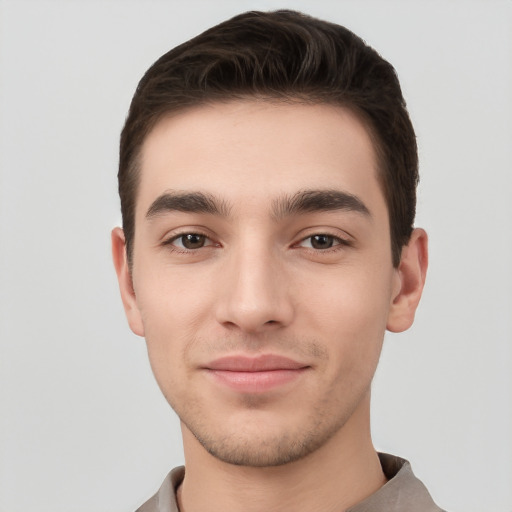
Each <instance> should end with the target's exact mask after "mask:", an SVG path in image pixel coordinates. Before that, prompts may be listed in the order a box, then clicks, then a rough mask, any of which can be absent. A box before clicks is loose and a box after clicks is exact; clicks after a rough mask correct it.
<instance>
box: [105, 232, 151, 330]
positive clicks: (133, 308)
mask: <svg viewBox="0 0 512 512" xmlns="http://www.w3.org/2000/svg"><path fill="white" fill-rule="evenodd" d="M111 238H112V258H113V260H114V267H115V269H116V273H117V280H118V282H119V290H120V291H121V299H122V301H123V306H124V311H125V313H126V318H127V319H128V324H129V326H130V329H131V330H132V331H133V332H134V333H135V334H137V335H138V336H144V325H143V323H142V317H141V314H140V310H139V308H138V306H137V299H136V297H135V291H134V289H133V281H132V275H131V272H130V267H129V265H128V258H127V255H126V243H125V238H124V232H123V230H122V229H121V228H114V229H113V230H112V235H111Z"/></svg>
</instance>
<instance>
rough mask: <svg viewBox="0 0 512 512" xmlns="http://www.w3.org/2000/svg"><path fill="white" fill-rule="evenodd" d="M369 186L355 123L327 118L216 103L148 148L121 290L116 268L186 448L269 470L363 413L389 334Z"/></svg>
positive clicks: (320, 110) (376, 213) (391, 287)
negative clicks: (190, 444) (189, 445)
mask: <svg viewBox="0 0 512 512" xmlns="http://www.w3.org/2000/svg"><path fill="white" fill-rule="evenodd" d="M377 173H378V171H377V163H376V157H375V152H374V149H373V147H372V142H371V140H370V138H369V136H368V133H367V131H366V129H365V128H364V126H363V124H362V123H361V122H360V121H359V120H358V119H357V118H356V117H355V116H354V115H353V114H352V113H350V112H349V111H347V110H344V109H341V108H337V107H332V106H326V105H299V104H284V103H269V102H256V101H246V102H241V101H238V102H231V103H225V104H215V105H213V106H205V107H198V108H196V109H194V110H189V111H187V112H184V113H180V114H178V115H174V116H173V117H169V118H167V119H164V120H162V121H160V122H159V124H157V126H156V127H155V129H154V130H153V131H152V132H151V133H150V134H149V136H148V137H147V139H146V141H145V144H144V146H143V150H142V160H141V180H140V185H139V190H138V195H137V207H136V224H135V225H136V229H135V239H134V254H133V272H132V279H133V290H132V288H131V286H130V279H129V275H128V272H127V267H126V264H124V266H123V264H121V263H119V264H118V272H119V274H120V279H121V282H122V283H123V281H124V283H125V285H124V288H123V284H122V285H121V288H122V290H123V298H124V303H125V306H126V310H127V314H128V318H129V322H130V325H131V327H132V329H133V330H134V332H136V333H137V334H140V335H142V336H145V337H146V341H147V346H148V352H149V358H150V361H151V365H152V368H153V371H154V373H155V376H156V379H157V381H158V383H159V385H160V387H161V389H162V391H163V393H164V395H165V396H166V398H167V400H168V401H169V403H170V404H171V405H172V407H173V408H174V409H175V410H176V412H177V413H178V415H179V416H180V418H181V420H182V424H183V428H184V433H185V439H187V438H188V439H192V440H193V441H189V442H196V439H197V440H198V441H199V442H200V443H201V444H202V445H203V446H204V448H206V449H207V450H208V451H209V452H210V453H212V454H214V455H215V456H216V457H218V458H220V459H221V460H224V461H228V462H231V463H235V464H242V465H252V466H265V465H278V464H283V463H286V462H289V461H292V460H296V459H299V458H301V457H303V456H304V455H306V454H308V453H310V452H312V451H314V450H315V449H317V448H319V447H320V446H322V445H324V444H325V443H326V442H327V441H328V440H330V439H331V438H333V436H336V435H337V434H338V433H339V432H341V431H342V428H343V427H344V425H345V426H346V425H347V424H348V423H347V422H349V421H350V420H351V419H353V418H354V417H359V418H361V417H365V414H366V411H367V409H368V397H369V387H370V382H371V379H372V377H373V374H374V371H375V368H376V365H377V361H378V358H379V354H380V350H381V345H382V340H383V336H384V331H385V329H386V326H388V327H389V328H391V329H394V330H401V328H402V324H400V322H398V324H396V325H394V322H395V316H396V315H397V313H396V311H395V309H396V307H397V306H396V304H397V303H398V302H399V300H398V299H397V296H398V295H399V293H400V288H401V275H400V271H399V270H397V269H395V268H393V266H392V261H391V242H390V231H389V224H388V223H389V220H388V212H387V207H386V203H385V200H384V196H383V193H382V190H381V187H380V186H379V182H378V180H377ZM116 244H117V245H116ZM116 247H117V249H116ZM116 250H117V253H118V259H119V260H120V259H122V258H121V257H119V254H121V251H122V237H121V235H120V234H119V232H118V234H117V242H116V235H114V253H116ZM126 283H128V284H126ZM191 433H192V434H193V436H194V437H193V436H191V435H190V434H191Z"/></svg>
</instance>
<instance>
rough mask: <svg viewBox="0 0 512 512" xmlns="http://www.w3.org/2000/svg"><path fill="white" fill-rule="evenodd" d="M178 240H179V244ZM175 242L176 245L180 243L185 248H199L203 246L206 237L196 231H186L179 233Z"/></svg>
mask: <svg viewBox="0 0 512 512" xmlns="http://www.w3.org/2000/svg"><path fill="white" fill-rule="evenodd" d="M178 241H179V242H181V244H180V243H179V242H178ZM176 242H178V244H177V245H181V246H182V247H184V248H185V249H200V248H201V247H204V246H205V244H206V237H205V236H204V235H199V234H197V233H188V234H186V235H181V236H180V237H179V238H177V239H176Z"/></svg>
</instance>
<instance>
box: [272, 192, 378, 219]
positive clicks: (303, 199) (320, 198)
mask: <svg viewBox="0 0 512 512" xmlns="http://www.w3.org/2000/svg"><path fill="white" fill-rule="evenodd" d="M273 210H274V212H273V214H274V216H275V218H276V219H282V218H283V217H287V216H289V215H293V214H296V213H308V212H322V211H330V210H345V211H351V212H357V213H361V214H363V215H367V216H369V217H371V214H370V211H369V210H368V208H367V207H366V206H365V204H364V203H363V201H361V199H359V198H358V197H357V196H354V195H352V194H349V193H348V192H342V191H341V190H302V191H300V192H297V193H296V194H294V195H292V196H284V197H281V198H279V199H277V200H276V201H275V202H274V206H273Z"/></svg>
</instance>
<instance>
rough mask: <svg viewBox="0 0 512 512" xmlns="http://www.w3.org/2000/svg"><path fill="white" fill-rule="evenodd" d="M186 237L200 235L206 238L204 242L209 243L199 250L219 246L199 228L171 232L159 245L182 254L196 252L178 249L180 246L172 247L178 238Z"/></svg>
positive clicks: (183, 248)
mask: <svg viewBox="0 0 512 512" xmlns="http://www.w3.org/2000/svg"><path fill="white" fill-rule="evenodd" d="M186 235H200V236H204V237H205V238H206V240H208V242H209V243H206V244H205V245H204V246H203V247H200V249H202V248H204V247H212V246H217V247H219V246H220V244H219V243H217V242H215V241H214V239H213V237H212V236H211V235H209V234H208V233H206V230H203V229H201V228H194V227H191V228H183V229H179V230H176V231H173V232H172V233H170V234H167V235H166V236H165V237H164V238H163V240H162V242H161V245H163V246H172V247H173V248H174V249H175V250H178V251H182V252H194V251H197V250H198V249H187V248H186V247H180V246H177V245H174V242H175V241H176V240H179V239H180V238H182V237H184V236H186Z"/></svg>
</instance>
